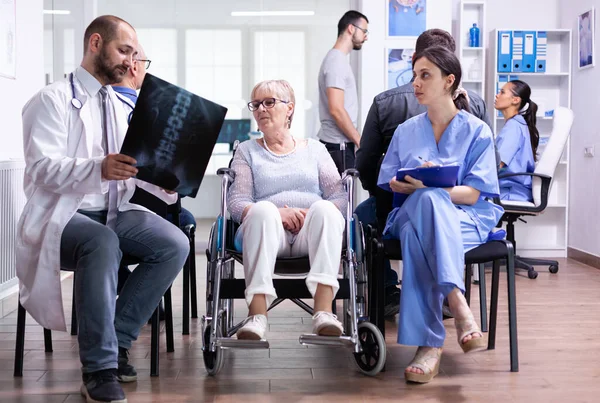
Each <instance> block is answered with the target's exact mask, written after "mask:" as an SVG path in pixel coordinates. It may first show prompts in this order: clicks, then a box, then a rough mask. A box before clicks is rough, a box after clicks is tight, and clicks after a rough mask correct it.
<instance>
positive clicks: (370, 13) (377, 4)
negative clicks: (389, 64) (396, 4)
mask: <svg viewBox="0 0 600 403" xmlns="http://www.w3.org/2000/svg"><path fill="white" fill-rule="evenodd" d="M451 7H452V4H451V3H450V2H449V1H448V0H427V9H426V12H427V27H428V28H434V27H435V28H441V29H445V30H446V31H448V32H452V20H451V19H450V16H451V15H452V11H451ZM386 10H387V1H386V0H362V2H361V4H360V11H361V12H362V13H363V14H364V15H366V16H367V18H368V19H369V39H368V41H367V42H365V44H364V45H363V47H362V49H361V50H360V52H359V70H358V71H359V74H358V82H359V93H358V96H359V98H360V116H359V122H358V124H359V131H362V125H363V124H364V122H365V120H366V118H367V114H368V113H369V108H370V107H371V104H372V103H373V98H374V97H375V96H376V95H377V94H379V93H380V92H382V91H384V90H385V75H386V74H387V73H386V70H385V60H386V58H387V56H386V48H388V47H391V46H394V45H397V46H398V47H399V48H403V46H404V44H405V43H407V42H406V41H405V40H402V39H386V34H387V33H386V28H387V23H386V20H385V18H386ZM415 39H416V38H415ZM408 43H412V44H413V46H414V41H409V42H408Z"/></svg>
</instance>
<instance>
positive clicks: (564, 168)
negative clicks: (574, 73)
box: [487, 29, 572, 257]
mask: <svg viewBox="0 0 600 403" xmlns="http://www.w3.org/2000/svg"><path fill="white" fill-rule="evenodd" d="M499 31H512V30H502V29H497V30H493V31H492V32H491V33H490V37H489V39H490V52H491V53H490V62H492V63H493V64H491V68H490V69H489V72H488V79H489V83H490V84H489V86H488V98H487V104H488V105H489V108H490V109H492V108H493V105H494V97H495V95H496V93H497V91H498V85H499V84H498V83H499V79H500V77H503V78H504V79H507V80H508V81H510V80H514V79H519V80H522V81H525V82H526V83H527V84H529V86H530V87H531V99H532V100H533V101H534V102H535V103H537V104H538V107H539V109H538V116H537V128H538V130H539V132H540V146H539V147H538V155H540V154H541V151H543V148H544V146H545V144H546V143H547V141H548V139H549V138H550V135H551V132H552V125H553V123H554V119H553V117H552V116H545V114H544V113H545V112H546V111H550V110H554V109H555V108H556V107H558V106H564V107H567V108H571V52H572V50H571V44H572V41H571V35H572V34H571V30H568V29H553V30H545V31H544V32H546V35H547V58H546V72H543V73H521V72H514V73H503V72H498V32H499ZM520 31H526V30H520ZM531 31H541V30H531ZM503 84H504V82H502V85H503ZM495 116H496V118H495V119H492V126H493V127H492V129H493V130H494V133H496V134H498V133H499V132H500V131H501V130H502V127H503V126H504V119H503V118H502V116H498V114H497V113H496V114H495ZM569 144H570V141H569V140H567V144H566V145H565V149H564V150H563V154H562V157H561V161H560V163H559V164H558V166H557V167H556V171H555V174H554V178H553V181H552V185H551V188H550V195H549V200H548V207H547V208H546V210H545V211H544V213H543V214H541V215H539V216H537V217H526V218H525V221H527V224H525V223H521V222H517V223H515V236H516V240H517V244H518V252H519V254H520V255H522V256H534V257H566V256H567V232H568V231H567V228H568V217H569V212H568V206H569V150H570V148H569Z"/></svg>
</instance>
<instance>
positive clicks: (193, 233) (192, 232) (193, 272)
mask: <svg viewBox="0 0 600 403" xmlns="http://www.w3.org/2000/svg"><path fill="white" fill-rule="evenodd" d="M189 258H190V286H191V294H192V295H191V296H192V301H191V302H192V318H194V319H198V293H197V288H196V227H192V228H191V230H190V256H189Z"/></svg>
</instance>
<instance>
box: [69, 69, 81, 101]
mask: <svg viewBox="0 0 600 403" xmlns="http://www.w3.org/2000/svg"><path fill="white" fill-rule="evenodd" d="M69 81H71V91H72V92H73V98H72V99H71V105H73V108H75V109H81V107H82V106H83V103H81V101H80V100H79V99H77V94H76V93H75V82H74V80H73V73H71V74H69Z"/></svg>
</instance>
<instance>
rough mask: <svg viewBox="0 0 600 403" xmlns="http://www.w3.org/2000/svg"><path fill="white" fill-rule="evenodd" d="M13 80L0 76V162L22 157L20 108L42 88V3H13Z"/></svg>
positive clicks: (31, 0) (35, 1)
mask: <svg viewBox="0 0 600 403" xmlns="http://www.w3.org/2000/svg"><path fill="white" fill-rule="evenodd" d="M16 7H17V12H16V15H17V37H16V41H17V44H16V54H17V74H16V77H17V78H16V79H15V80H13V79H8V78H5V77H0V111H2V112H1V115H0V116H1V118H2V129H0V161H2V160H6V159H11V158H15V159H22V158H23V140H22V139H23V129H22V123H21V109H22V108H23V105H25V102H27V100H28V99H29V98H30V97H31V96H32V95H33V94H34V93H35V92H37V91H38V90H39V89H40V88H42V87H43V85H44V48H43V46H44V41H43V28H44V25H43V14H42V0H28V1H17V6H16Z"/></svg>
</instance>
